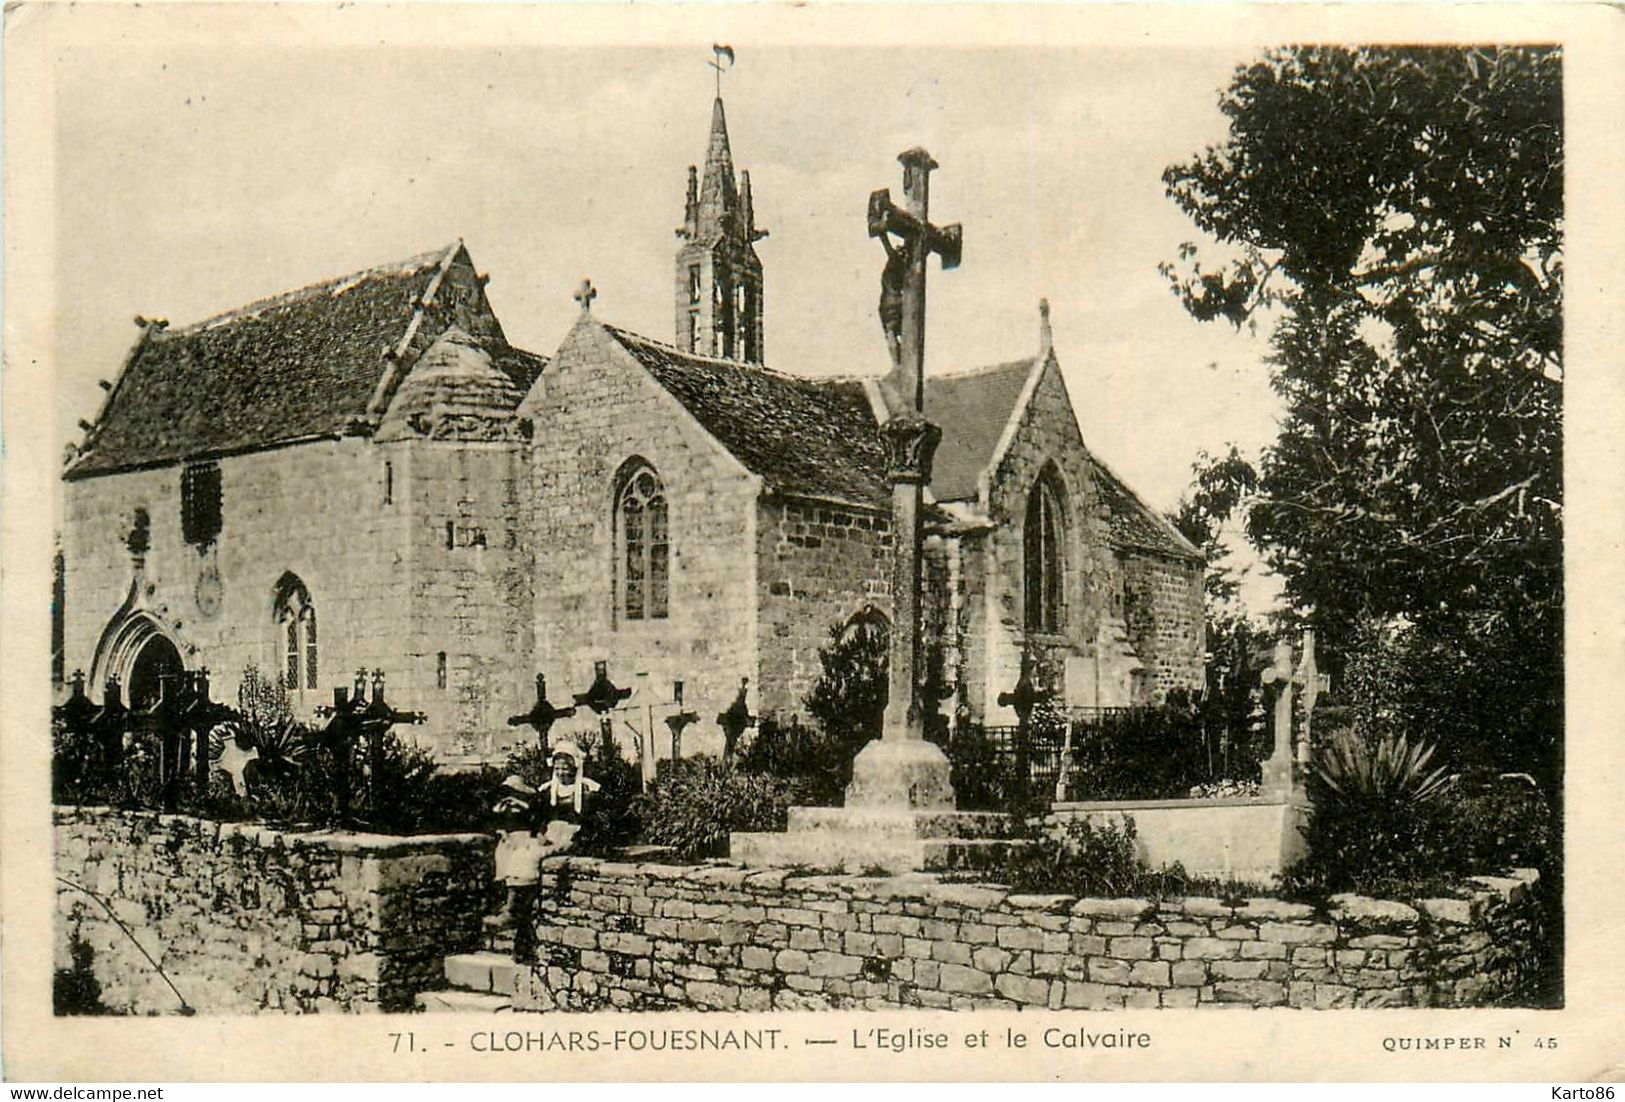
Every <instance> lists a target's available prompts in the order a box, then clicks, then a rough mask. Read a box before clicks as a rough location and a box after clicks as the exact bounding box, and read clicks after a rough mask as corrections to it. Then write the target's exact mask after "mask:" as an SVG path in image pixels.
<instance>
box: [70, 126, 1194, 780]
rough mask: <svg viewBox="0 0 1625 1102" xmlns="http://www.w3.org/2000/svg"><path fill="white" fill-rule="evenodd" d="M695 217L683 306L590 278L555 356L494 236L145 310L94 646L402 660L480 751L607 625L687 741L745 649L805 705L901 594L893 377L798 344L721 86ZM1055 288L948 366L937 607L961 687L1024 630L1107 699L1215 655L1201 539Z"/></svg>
mask: <svg viewBox="0 0 1625 1102" xmlns="http://www.w3.org/2000/svg"><path fill="white" fill-rule="evenodd" d="M679 236H680V238H681V244H680V246H679V248H678V250H677V254H676V257H675V266H674V282H673V287H674V298H675V303H674V305H675V327H674V330H675V331H674V335H673V341H672V343H665V342H663V341H658V340H654V339H651V338H649V337H646V336H641V335H639V334H636V333H633V332H629V331H627V330H624V329H620V328H617V327H615V326H613V325H610V324H608V323H606V322H604V321H602V320H600V319H599V318H598V317H597V316H596V315H595V314H594V313H592V310H591V305H592V293H591V291H590V289H589V288H586V287H584V288H583V291H582V293H581V295H580V296H579V298H580V300H581V303H582V311H581V315H580V317H579V319H578V321H577V322H576V324H575V326H574V327H573V328H572V329H571V331H570V333H569V335H568V336H567V337H566V338H565V339H564V342H563V344H562V345H561V346H560V347H559V348H558V349H556V350H555V351H554V352H553V353H552V354H551V355H550V356H544V355H539V354H537V353H534V352H529V351H526V350H523V349H520V348H517V347H514V346H513V345H512V344H510V343H509V342H508V340H507V337H506V336H505V334H504V331H503V327H502V324H501V322H500V321H499V320H498V319H497V317H496V316H495V314H494V313H493V312H492V309H491V306H490V303H489V302H488V300H487V298H486V294H485V285H486V277H485V276H484V275H482V274H480V273H479V271H478V269H477V268H476V266H475V264H474V261H473V259H472V258H471V257H470V255H469V252H468V250H467V249H466V248H465V247H464V246H463V244H462V243H461V242H458V243H456V244H453V245H451V246H450V247H447V248H444V249H441V250H438V251H436V252H432V253H426V254H424V255H422V256H417V257H414V258H412V259H410V260H405V261H402V262H400V263H397V264H389V265H384V266H382V267H377V268H372V269H369V270H367V271H363V272H357V273H355V274H353V275H348V276H344V277H342V278H339V279H335V280H331V281H329V282H326V283H322V284H318V285H316V286H311V287H306V288H303V289H301V290H297V291H293V292H291V293H288V294H284V295H279V296H277V297H274V298H268V299H264V300H261V301H259V302H255V303H252V304H250V305H248V306H245V307H243V308H241V309H237V310H233V311H231V312H229V313H225V314H222V315H220V316H218V317H213V318H209V319H207V320H205V321H201V322H197V323H195V324H192V325H188V326H185V327H179V326H170V325H169V324H167V323H166V322H164V321H155V320H144V319H138V324H139V325H140V334H139V337H138V339H137V340H136V342H135V345H134V347H133V348H132V349H131V351H130V353H129V355H128V357H127V359H126V361H125V363H124V365H123V368H122V371H121V372H120V373H119V375H118V377H117V379H116V381H115V382H114V383H112V384H111V385H110V387H109V392H108V394H107V396H106V399H105V401H104V403H103V407H102V409H101V411H100V413H99V415H98V416H97V417H96V419H95V421H94V423H91V424H90V425H89V426H88V428H87V430H86V433H85V437H84V439H83V441H82V442H81V443H80V444H79V445H77V446H76V447H74V448H72V449H70V454H69V457H68V460H67V465H66V468H65V471H64V474H63V479H64V484H63V499H64V510H63V527H62V532H61V558H60V560H59V573H58V583H57V594H56V597H57V599H56V602H55V607H56V612H57V622H56V646H57V649H58V653H57V654H56V656H55V669H56V671H57V676H58V678H59V679H60V678H62V677H63V676H64V674H65V673H67V672H71V671H74V670H76V669H77V670H83V671H84V672H85V674H86V677H87V679H88V682H89V684H90V685H91V686H92V687H94V689H99V688H100V687H101V686H103V685H104V684H106V683H107V682H108V681H111V680H116V681H117V682H118V683H119V685H120V686H121V687H122V691H123V692H124V693H125V695H126V698H127V699H128V700H130V701H132V702H136V703H139V702H142V701H145V700H150V699H151V698H152V697H153V695H154V693H155V692H156V691H157V686H158V679H159V677H160V676H161V675H162V674H163V673H165V672H168V671H173V670H176V669H180V668H185V669H198V668H208V669H209V670H211V671H212V673H213V685H214V689H215V695H216V697H217V698H225V699H230V698H231V696H232V694H233V693H234V691H235V686H236V684H237V681H238V678H239V677H240V676H241V672H242V671H243V669H244V668H245V667H246V666H248V665H249V664H254V665H255V666H257V667H258V668H259V669H260V670H262V671H266V672H271V671H275V672H278V673H280V675H281V676H282V677H283V678H284V679H285V681H286V683H287V686H288V687H289V689H290V691H291V694H292V699H293V701H294V704H295V708H296V711H298V712H301V713H305V714H309V713H311V712H312V711H313V709H314V708H315V707H316V706H317V705H319V704H322V703H326V702H330V701H331V699H332V691H333V688H334V687H335V686H339V685H346V684H348V683H349V682H350V681H351V680H352V678H353V676H354V671H356V670H357V669H361V668H365V669H367V670H373V669H381V670H383V671H384V672H385V674H386V676H387V679H388V681H387V684H388V693H389V698H390V701H391V702H392V703H393V704H395V705H396V706H397V707H402V708H408V709H416V710H420V711H422V712H425V713H426V714H427V715H428V717H429V721H428V723H427V725H426V726H424V727H421V728H416V729H414V734H415V736H416V737H420V738H423V739H425V740H427V741H429V742H430V743H432V745H433V746H434V747H435V749H436V750H437V752H438V753H439V754H440V755H441V756H442V757H443V758H444V760H446V761H447V762H448V763H467V762H473V761H478V760H489V759H492V758H499V757H500V756H501V755H502V754H504V753H505V752H506V751H507V750H508V749H509V748H511V747H513V746H515V745H517V744H519V743H521V742H524V741H525V740H526V739H527V738H530V737H533V736H531V735H530V734H529V732H528V731H527V730H525V729H518V730H516V729H514V728H513V727H510V726H509V725H508V723H507V717H509V716H510V715H513V714H515V713H519V712H524V711H526V710H527V709H528V708H529V706H530V704H531V703H532V701H533V700H534V695H535V690H534V686H533V679H534V677H535V675H536V674H537V673H541V674H543V675H545V676H546V678H547V684H548V691H549V696H550V697H551V699H552V700H553V701H554V702H555V703H557V702H560V701H567V700H568V698H569V694H570V693H571V692H579V691H583V690H585V689H586V688H587V685H588V683H589V682H590V681H591V680H592V678H593V671H594V665H595V663H597V662H604V663H605V664H606V667H605V668H606V670H607V672H608V675H609V677H610V678H611V679H612V680H613V681H615V682H616V683H618V684H620V685H622V686H626V687H629V688H632V689H634V690H635V692H634V694H633V696H632V697H631V698H630V699H629V700H628V701H626V702H625V704H624V705H623V707H622V711H623V715H622V719H623V721H624V722H623V723H622V724H618V725H617V727H616V729H617V730H618V731H622V730H624V731H628V732H630V731H633V730H636V731H648V730H651V729H653V730H657V731H660V733H661V734H660V736H659V737H656V738H653V739H650V740H649V742H650V743H651V744H652V749H653V750H654V752H656V753H658V754H660V755H664V754H666V753H669V752H670V749H669V746H668V744H667V740H666V738H665V733H664V727H663V725H660V723H659V721H660V719H661V717H662V716H663V715H665V714H667V713H669V712H670V711H671V710H672V709H674V708H677V707H679V706H678V705H676V704H674V703H673V702H674V697H675V688H676V683H677V682H681V683H682V686H683V703H682V705H681V706H680V707H681V708H684V709H687V710H691V711H694V712H697V713H698V715H699V716H700V717H701V722H699V723H697V724H695V725H694V726H693V728H692V729H691V731H690V733H689V734H688V735H685V737H684V741H683V748H684V752H693V751H705V750H715V749H716V747H717V745H718V743H719V735H718V728H717V724H716V723H715V722H714V717H715V716H716V715H717V713H718V712H719V711H721V710H722V709H724V708H726V707H727V706H728V705H729V703H730V702H731V701H732V700H733V699H734V698H735V696H736V695H737V693H738V692H739V689H740V686H741V684H742V682H743V683H745V684H746V685H747V686H748V698H747V699H748V702H749V705H750V708H751V710H752V711H753V712H756V713H778V714H780V715H790V714H793V713H796V712H798V711H800V710H801V708H802V704H801V701H802V698H803V697H804V695H805V694H806V692H807V690H808V689H809V687H810V686H811V685H812V683H813V681H814V680H815V679H816V677H817V676H818V672H819V669H820V667H819V650H820V648H821V647H823V646H825V645H827V643H828V641H829V638H830V632H831V629H832V626H836V625H847V624H853V623H857V622H863V621H868V622H874V623H885V622H888V621H887V618H888V617H889V615H890V610H891V598H890V593H889V584H890V583H889V580H888V579H889V561H890V559H889V556H890V551H889V541H890V534H889V527H890V523H889V518H890V494H891V490H890V484H889V481H888V478H887V470H886V461H885V454H884V451H883V449H882V446H881V444H880V441H879V439H878V436H877V426H878V424H879V423H880V422H881V421H883V420H884V419H885V418H886V417H888V416H889V409H890V406H889V405H888V399H887V396H886V388H884V387H882V386H881V384H880V380H879V378H878V377H874V378H870V377H855V376H845V377H841V376H831V375H801V374H794V373H790V372H787V371H783V370H778V369H775V368H770V367H768V366H766V359H767V357H766V352H765V340H764V338H765V326H764V321H765V316H766V315H765V307H764V303H765V300H764V295H763V288H764V280H763V265H762V261H761V259H760V258H759V256H758V254H757V249H756V243H757V242H758V241H759V240H760V239H761V238H762V237H763V236H765V234H764V232H763V231H762V230H760V229H758V228H757V226H756V222H755V213H754V209H753V202H752V195H751V187H750V178H749V175H748V173H741V174H739V175H738V176H737V177H736V175H735V171H734V166H733V161H732V154H731V151H730V149H729V144H728V132H727V125H726V120H725V117H724V112H723V105H722V101H721V99H720V98H719V99H717V100H716V101H715V103H714V104H713V108H712V118H711V128H710V134H709V142H708V148H707V150H706V156H705V163H704V166H703V169H700V170H699V171H696V169H695V168H690V169H689V174H688V184H687V193H686V202H685V204H684V218H683V228H682V230H680V231H679ZM1040 313H1041V317H1040V324H1039V326H1038V332H1037V334H1036V335H1035V339H1034V343H1033V347H1032V348H1031V349H1029V350H1027V351H1026V352H1024V353H1023V354H1022V355H1020V356H1019V357H1018V358H1016V359H1013V360H1011V361H1010V362H1008V363H1001V364H997V365H994V366H991V367H987V368H983V369H981V370H976V371H971V372H967V373H963V374H955V375H940V374H930V373H929V372H928V375H927V384H926V415H927V416H928V417H929V418H930V419H931V420H932V421H934V422H936V423H937V424H938V425H940V426H941V428H942V431H943V441H942V444H941V446H940V448H939V450H938V452H937V457H936V463H935V469H934V474H933V477H932V480H931V483H930V486H929V487H928V492H927V498H926V500H927V513H926V517H925V538H926V543H925V554H926V575H927V583H926V584H927V592H926V596H925V602H926V603H925V613H924V619H925V627H926V631H927V634H928V640H927V645H928V647H929V648H930V649H931V651H932V655H933V659H932V665H933V668H935V669H939V670H940V671H941V677H942V679H943V681H944V682H946V684H947V687H948V688H949V689H950V690H951V691H952V692H953V693H954V700H953V701H952V702H951V703H950V705H949V706H948V707H947V708H946V709H945V710H947V711H950V712H952V713H953V714H954V716H955V722H963V721H967V720H968V721H980V722H989V723H1000V722H1012V721H1013V720H1012V717H1011V715H1010V713H1009V712H1008V711H1007V710H1005V709H1001V708H1000V707H999V706H998V705H997V703H996V701H997V697H998V694H999V693H1000V692H1001V691H1003V690H1005V689H1008V688H1009V687H1010V686H1011V685H1012V684H1013V683H1014V682H1015V681H1016V679H1017V676H1018V671H1019V668H1020V665H1021V661H1022V655H1023V653H1024V652H1028V653H1031V654H1032V655H1033V656H1034V658H1035V660H1036V666H1035V668H1036V669H1037V670H1038V671H1039V673H1040V676H1041V678H1042V680H1043V681H1044V682H1045V683H1046V685H1047V687H1049V688H1051V689H1053V690H1054V691H1055V693H1056V696H1057V699H1058V700H1060V701H1064V702H1065V703H1066V704H1067V705H1070V706H1074V707H1089V708H1093V707H1112V706H1122V705H1130V704H1137V703H1149V702H1154V701H1156V700H1158V699H1160V698H1161V696H1162V695H1163V694H1165V693H1166V692H1167V691H1168V690H1170V689H1173V688H1175V687H1181V686H1183V687H1189V688H1193V689H1195V688H1200V686H1201V684H1202V678H1203V670H1202V665H1203V646H1204V643H1203V628H1202V594H1201V589H1202V586H1201V581H1202V560H1201V557H1200V555H1199V554H1198V553H1197V551H1196V550H1195V549H1194V548H1193V547H1192V546H1191V545H1190V544H1189V543H1188V542H1186V541H1185V540H1184V539H1183V538H1182V537H1181V536H1180V535H1179V534H1178V532H1177V531H1175V530H1174V529H1173V528H1172V527H1171V526H1170V525H1169V524H1168V523H1167V522H1166V520H1164V519H1163V518H1162V517H1161V516H1159V515H1158V514H1157V513H1156V512H1155V511H1153V510H1151V509H1150V508H1148V507H1147V506H1146V505H1145V504H1144V503H1143V502H1141V501H1140V499H1139V498H1137V497H1136V496H1135V494H1134V493H1133V491H1131V490H1130V489H1129V488H1128V487H1127V486H1125V485H1124V484H1123V483H1122V481H1121V480H1119V479H1118V478H1117V477H1116V476H1115V475H1113V473H1112V472H1111V471H1110V470H1109V469H1108V468H1107V467H1106V466H1105V465H1104V464H1102V463H1101V462H1100V461H1099V460H1097V459H1096V458H1095V457H1094V456H1093V455H1091V453H1090V452H1089V449H1088V448H1087V447H1086V445H1085V443H1084V441H1083V438H1082V434H1081V433H1080V431H1079V428H1078V422H1077V418H1076V416H1075V413H1074V407H1073V401H1072V397H1071V395H1070V394H1069V393H1068V391H1067V386H1066V383H1065V382H1064V380H1063V378H1062V375H1061V371H1060V367H1059V363H1058V360H1057V356H1056V351H1055V349H1054V348H1053V347H1052V342H1051V339H1050V334H1049V324H1048V317H1047V308H1043V307H1041V310H1040ZM869 323H870V319H860V318H855V319H852V321H851V324H869ZM877 336H878V334H877ZM877 344H878V341H877ZM810 366H811V365H810ZM747 679H748V680H747ZM93 695H99V694H98V693H96V692H95V691H93ZM580 715H581V716H583V717H585V716H588V715H589V713H588V712H586V710H585V709H583V710H582V712H581V713H580Z"/></svg>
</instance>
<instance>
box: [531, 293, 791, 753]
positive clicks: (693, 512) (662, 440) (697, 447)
mask: <svg viewBox="0 0 1625 1102" xmlns="http://www.w3.org/2000/svg"><path fill="white" fill-rule="evenodd" d="M520 413H521V415H522V416H525V417H527V418H530V419H532V420H533V421H534V423H535V425H536V431H535V436H534V438H533V441H532V449H531V451H532V455H531V486H530V494H529V502H530V507H531V510H532V514H533V518H534V520H533V524H532V527H531V532H532V536H531V543H532V570H533V577H534V585H535V617H534V631H535V648H536V649H535V665H536V668H537V670H538V671H539V672H541V673H543V674H545V675H546V676H547V681H548V687H549V692H550V694H552V699H553V700H554V701H555V702H557V701H559V700H562V699H565V698H566V697H565V694H566V692H568V691H575V692H580V691H582V690H584V689H585V688H586V687H587V684H588V683H589V682H590V681H591V679H592V670H593V662H594V661H596V660H604V661H607V662H608V663H609V675H610V677H611V678H612V679H613V680H614V681H615V682H616V683H617V684H619V685H623V686H636V685H638V675H639V674H646V675H647V681H644V682H643V683H642V685H641V691H644V692H647V693H649V694H651V695H652V696H653V697H654V698H655V699H657V700H661V701H664V700H669V699H670V695H671V683H672V681H673V680H674V679H677V678H681V679H683V681H684V689H685V698H686V705H687V707H688V708H690V709H692V710H693V711H695V712H697V713H698V714H699V715H700V717H701V719H702V722H700V723H697V724H695V725H694V726H693V727H691V728H689V730H688V731H687V732H686V733H685V734H684V736H683V747H684V753H685V754H688V753H695V752H701V751H710V752H713V753H720V751H721V735H720V733H719V731H718V728H717V726H716V724H715V723H714V722H713V717H715V716H716V714H717V713H718V712H720V711H722V710H723V709H725V708H727V707H728V705H729V703H731V702H732V700H733V698H734V695H735V694H736V693H737V692H738V690H739V679H740V678H741V677H749V678H750V679H751V685H752V693H753V694H754V692H755V689H756V687H757V686H759V685H760V684H761V677H760V675H759V673H758V669H757V638H756V624H757V619H756V608H757V585H756V556H755V555H754V553H753V552H754V549H755V547H756V532H755V528H756V523H757V496H758V494H759V492H760V480H759V479H758V478H757V477H756V476H755V475H752V474H751V473H750V472H749V471H747V470H746V469H745V468H744V467H743V466H742V465H741V464H740V463H739V462H738V460H736V459H734V458H733V457H732V456H731V455H729V454H728V453H727V452H726V451H725V450H723V448H722V446H721V445H720V444H718V443H717V442H716V441H715V440H714V439H713V438H712V437H711V436H710V435H709V434H707V433H706V432H705V430H704V429H703V428H702V427H701V426H700V424H699V422H697V421H695V420H694V418H693V417H692V416H691V415H689V414H688V413H687V412H686V411H685V410H684V409H683V408H682V407H681V406H680V405H679V404H678V402H677V401H676V399H674V398H673V397H672V396H671V395H670V394H668V393H666V392H665V391H664V390H662V389H661V388H660V386H659V385H658V384H657V383H656V382H655V381H654V380H653V379H652V378H651V377H650V376H649V375H648V373H647V372H646V371H645V370H644V369H643V368H642V367H641V366H639V365H638V363H637V362H636V361H635V360H634V359H633V358H632V356H631V355H630V354H629V353H628V352H626V350H625V349H623V348H621V347H620V346H619V345H618V344H617V343H616V342H615V341H614V339H613V338H612V337H610V336H609V334H608V333H606V332H605V331H604V330H603V328H602V327H601V326H599V325H597V323H595V322H593V321H592V320H591V319H590V317H583V319H582V321H581V323H580V324H578V325H577V326H576V327H575V328H574V329H573V330H571V332H570V335H569V336H568V337H566V338H565V341H564V343H563V345H562V346H561V347H560V348H559V351H558V354H557V355H556V356H555V357H554V358H553V360H552V362H551V363H550V364H549V366H548V369H547V371H546V372H544V373H543V374H542V376H541V377H540V378H539V379H538V380H537V381H536V383H535V385H534V386H533V387H532V389H531V392H530V394H528V395H527V396H526V398H525V401H524V402H523V404H522V405H521V406H520ZM637 460H642V461H644V462H647V463H648V464H649V465H650V466H651V467H653V468H654V470H655V471H656V472H657V473H658V474H659V476H660V478H661V480H662V482H663V483H664V486H665V490H666V497H667V507H668V515H669V530H670V538H671V559H670V569H671V575H670V576H671V583H670V584H671V590H670V592H671V604H670V615H669V616H668V617H667V618H666V619H663V620H639V621H622V620H620V619H619V618H618V617H617V612H616V608H615V568H616V563H615V561H614V558H615V555H614V551H613V548H614V542H615V527H614V500H613V499H614V496H615V492H616V488H617V487H616V479H617V475H618V474H619V473H621V472H622V471H623V470H624V469H625V466H626V464H628V463H629V462H635V461H637ZM527 704H528V701H527ZM751 704H752V710H753V711H756V710H759V707H760V706H759V705H758V704H757V702H756V701H755V699H754V696H753V698H752V700H751ZM521 710H523V709H522V708H519V709H515V711H521ZM656 718H657V720H658V713H657V716H656ZM572 722H573V723H574V724H575V725H577V726H585V725H591V724H590V720H589V716H588V714H586V713H584V714H583V716H582V717H581V718H578V719H577V720H575V721H566V723H565V724H561V725H560V728H559V729H563V728H564V727H566V726H569V725H570V724H571V723H572ZM594 726H595V725H594ZM664 741H665V740H664V739H663V738H657V739H656V740H655V742H656V744H657V745H660V744H661V743H663V742H664Z"/></svg>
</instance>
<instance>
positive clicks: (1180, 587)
mask: <svg viewBox="0 0 1625 1102" xmlns="http://www.w3.org/2000/svg"><path fill="white" fill-rule="evenodd" d="M1122 573H1123V619H1124V621H1125V622H1126V623H1127V625H1128V634H1129V639H1130V640H1131V641H1132V642H1133V644H1134V649H1135V651H1136V652H1137V653H1138V654H1139V655H1140V657H1141V658H1142V659H1143V660H1144V661H1145V663H1146V665H1147V667H1148V669H1147V671H1146V675H1147V677H1148V679H1149V682H1150V684H1149V685H1148V688H1149V689H1150V690H1151V693H1152V696H1153V697H1154V699H1156V700H1161V699H1162V698H1163V697H1165V696H1166V695H1167V694H1168V691H1169V690H1170V689H1192V690H1197V691H1200V690H1201V689H1202V687H1203V683H1204V682H1203V662H1204V660H1205V657H1206V647H1207V642H1206V637H1205V632H1206V621H1205V620H1204V618H1203V608H1202V568H1201V565H1200V564H1198V563H1192V562H1187V561H1185V560H1182V559H1176V558H1173V557H1172V556H1169V555H1155V554H1151V553H1149V552H1145V551H1131V552H1129V553H1128V554H1126V555H1124V556H1123V559H1122Z"/></svg>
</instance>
